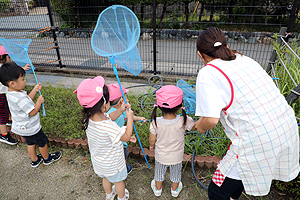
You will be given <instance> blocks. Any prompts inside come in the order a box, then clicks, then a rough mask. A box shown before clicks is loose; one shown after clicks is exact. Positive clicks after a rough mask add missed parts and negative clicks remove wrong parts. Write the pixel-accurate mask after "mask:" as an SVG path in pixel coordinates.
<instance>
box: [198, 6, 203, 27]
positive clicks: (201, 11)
mask: <svg viewBox="0 0 300 200" xmlns="http://www.w3.org/2000/svg"><path fill="white" fill-rule="evenodd" d="M203 11H204V2H203V1H201V9H200V14H199V20H198V22H199V23H200V22H201V18H202V15H203Z"/></svg>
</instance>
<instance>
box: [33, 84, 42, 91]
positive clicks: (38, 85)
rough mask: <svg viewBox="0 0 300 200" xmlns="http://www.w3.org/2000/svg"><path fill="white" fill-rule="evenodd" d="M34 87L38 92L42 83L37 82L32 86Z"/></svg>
mask: <svg viewBox="0 0 300 200" xmlns="http://www.w3.org/2000/svg"><path fill="white" fill-rule="evenodd" d="M34 89H35V90H36V92H39V90H40V89H42V84H41V83H39V84H37V85H36V86H34Z"/></svg>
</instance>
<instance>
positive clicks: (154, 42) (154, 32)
mask: <svg viewBox="0 0 300 200" xmlns="http://www.w3.org/2000/svg"><path fill="white" fill-rule="evenodd" d="M152 14H153V19H152V27H153V67H154V68H153V72H154V75H156V74H157V71H156V0H153V13H152Z"/></svg>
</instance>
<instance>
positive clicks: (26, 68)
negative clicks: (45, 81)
mask: <svg viewBox="0 0 300 200" xmlns="http://www.w3.org/2000/svg"><path fill="white" fill-rule="evenodd" d="M22 68H23V69H24V70H25V71H26V70H29V69H30V64H29V63H27V64H26V65H25V66H24V67H22Z"/></svg>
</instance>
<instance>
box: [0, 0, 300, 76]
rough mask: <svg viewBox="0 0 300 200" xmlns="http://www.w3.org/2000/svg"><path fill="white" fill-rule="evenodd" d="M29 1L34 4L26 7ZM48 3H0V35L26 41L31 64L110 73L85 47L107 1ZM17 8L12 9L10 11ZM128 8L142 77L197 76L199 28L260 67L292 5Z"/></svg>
mask: <svg viewBox="0 0 300 200" xmlns="http://www.w3.org/2000/svg"><path fill="white" fill-rule="evenodd" d="M0 2H1V1H0ZM16 2H17V3H16ZM32 2H34V3H35V4H34V5H33V6H28V5H30V3H32ZM50 2H51V4H50ZM50 2H49V1H48V0H44V1H15V3H12V2H10V3H7V4H5V5H4V4H1V3H0V5H1V6H0V8H1V10H0V11H1V12H0V13H1V14H0V16H1V17H0V23H1V25H2V26H1V27H0V37H3V38H8V39H9V38H31V39H32V43H31V45H30V48H29V56H30V58H31V60H32V63H33V64H35V65H39V66H43V67H47V66H58V67H69V68H80V69H94V70H109V71H111V69H112V67H111V65H110V63H109V62H108V59H107V58H104V57H99V56H98V55H96V54H95V53H94V52H93V50H92V48H91V44H90V37H91V35H92V32H93V29H94V27H95V24H96V21H97V18H98V16H99V14H100V13H101V11H102V10H104V9H105V8H106V7H107V6H109V5H108V4H109V2H106V1H103V2H102V1H101V2H99V1H93V0H89V1H84V2H83V1H80V2H79V1H74V0H73V1H72V0H67V1H58V0H51V1H50ZM47 3H49V5H48V8H47ZM100 4H102V5H100ZM103 4H107V5H105V6H103ZM17 5H18V9H14V10H13V9H12V8H13V7H16V6H17ZM298 6H299V5H296V7H297V9H296V11H295V12H296V13H298ZM128 7H129V8H130V9H132V10H133V11H134V12H135V14H136V15H137V17H138V19H139V21H140V24H141V37H140V40H139V42H138V44H137V46H138V49H139V52H140V55H141V59H142V62H143V66H144V68H143V71H142V73H161V74H165V75H185V76H197V72H198V70H199V69H201V67H202V66H203V63H202V62H201V60H200V59H199V57H198V56H197V53H196V39H197V36H198V35H199V33H200V32H201V30H203V29H204V28H206V27H208V26H216V27H219V28H221V29H222V30H224V33H225V35H226V37H227V40H228V45H229V47H230V48H231V49H235V50H237V51H239V52H241V53H242V54H244V55H246V56H250V57H251V58H253V59H255V60H256V61H257V62H259V63H260V64H261V65H263V66H266V65H267V64H268V60H269V58H270V56H271V53H272V41H273V38H272V37H273V35H274V33H277V32H278V31H279V28H280V27H281V26H289V25H290V23H291V22H290V16H291V13H292V9H293V4H292V3H288V2H287V3H285V4H284V5H248V6H242V5H215V4H205V5H204V4H203V2H202V3H199V2H197V1H195V2H189V3H185V2H181V3H176V4H166V5H165V4H157V5H156V4H155V6H153V5H151V4H150V5H141V4H138V3H137V4H135V5H134V6H128ZM21 8H22V9H21ZM153 8H154V9H153ZM16 10H18V11H16ZM19 10H22V11H19ZM153 10H155V12H153ZM240 13H242V14H240ZM153 21H156V23H155V26H154V24H153ZM298 21H299V15H296V18H295V20H294V21H293V27H294V29H296V30H297V27H298ZM277 29H278V30H277ZM234 30H239V31H234ZM262 30H263V31H262ZM291 36H293V34H291ZM293 37H296V36H293ZM293 37H291V38H293ZM154 58H155V59H154ZM118 70H120V71H122V69H121V68H118Z"/></svg>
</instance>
